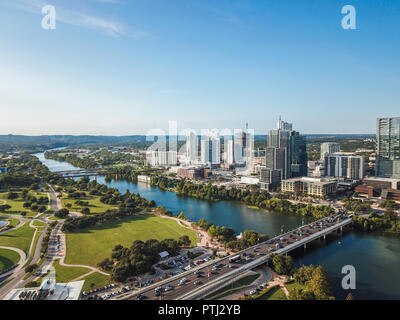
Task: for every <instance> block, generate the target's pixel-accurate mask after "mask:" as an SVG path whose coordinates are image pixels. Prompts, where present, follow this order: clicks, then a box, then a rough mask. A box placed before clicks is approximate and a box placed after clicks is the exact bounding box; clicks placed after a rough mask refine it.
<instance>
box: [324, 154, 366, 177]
mask: <svg viewBox="0 0 400 320" xmlns="http://www.w3.org/2000/svg"><path fill="white" fill-rule="evenodd" d="M325 175H326V176H331V177H342V178H348V179H355V180H361V179H363V178H364V157H363V156H356V155H354V154H345V153H333V154H326V155H325Z"/></svg>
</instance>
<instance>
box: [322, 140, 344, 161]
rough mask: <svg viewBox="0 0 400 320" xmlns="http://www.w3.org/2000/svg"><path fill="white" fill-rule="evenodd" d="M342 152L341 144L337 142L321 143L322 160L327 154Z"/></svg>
mask: <svg viewBox="0 0 400 320" xmlns="http://www.w3.org/2000/svg"><path fill="white" fill-rule="evenodd" d="M335 152H340V144H339V143H337V142H324V143H321V160H324V159H325V155H327V154H331V153H335Z"/></svg>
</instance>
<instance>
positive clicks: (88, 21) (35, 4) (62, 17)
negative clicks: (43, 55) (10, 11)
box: [9, 0, 150, 38]
mask: <svg viewBox="0 0 400 320" xmlns="http://www.w3.org/2000/svg"><path fill="white" fill-rule="evenodd" d="M98 1H101V2H112V3H117V2H119V1H116V0H98ZM47 4H48V3H46V2H44V1H42V0H13V1H12V2H9V6H11V7H14V8H16V9H18V10H22V11H25V12H29V13H33V14H40V15H41V14H42V13H41V10H42V8H43V6H45V5H47ZM55 8H56V17H57V18H56V19H57V20H56V21H57V22H62V23H66V24H70V25H73V26H77V27H82V28H87V29H92V30H97V31H100V32H102V33H104V34H107V35H110V36H114V37H117V36H128V37H134V38H139V37H145V36H150V34H149V33H148V32H146V31H141V30H132V29H131V28H126V27H125V26H124V25H123V24H122V23H121V22H119V21H112V20H107V19H104V18H100V17H95V16H92V15H89V14H85V13H81V12H78V11H73V10H69V9H65V8H62V7H61V6H59V5H55Z"/></svg>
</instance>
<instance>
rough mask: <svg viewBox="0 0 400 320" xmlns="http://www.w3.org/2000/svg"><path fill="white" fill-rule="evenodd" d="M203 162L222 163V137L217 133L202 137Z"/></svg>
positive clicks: (209, 163)
mask: <svg viewBox="0 0 400 320" xmlns="http://www.w3.org/2000/svg"><path fill="white" fill-rule="evenodd" d="M200 149H201V162H202V163H204V164H208V165H209V166H210V167H211V165H212V164H220V163H221V160H220V137H219V135H217V134H210V135H207V136H204V137H202V138H201V145H200Z"/></svg>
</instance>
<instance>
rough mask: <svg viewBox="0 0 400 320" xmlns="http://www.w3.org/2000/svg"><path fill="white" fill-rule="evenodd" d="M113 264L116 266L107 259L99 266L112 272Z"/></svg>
mask: <svg viewBox="0 0 400 320" xmlns="http://www.w3.org/2000/svg"><path fill="white" fill-rule="evenodd" d="M113 264H114V263H113V262H112V261H111V260H110V259H108V258H105V259H104V260H102V261H100V262H99V263H98V264H97V266H98V267H99V268H101V269H103V270H105V271H110V270H111V269H112V266H113Z"/></svg>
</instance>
